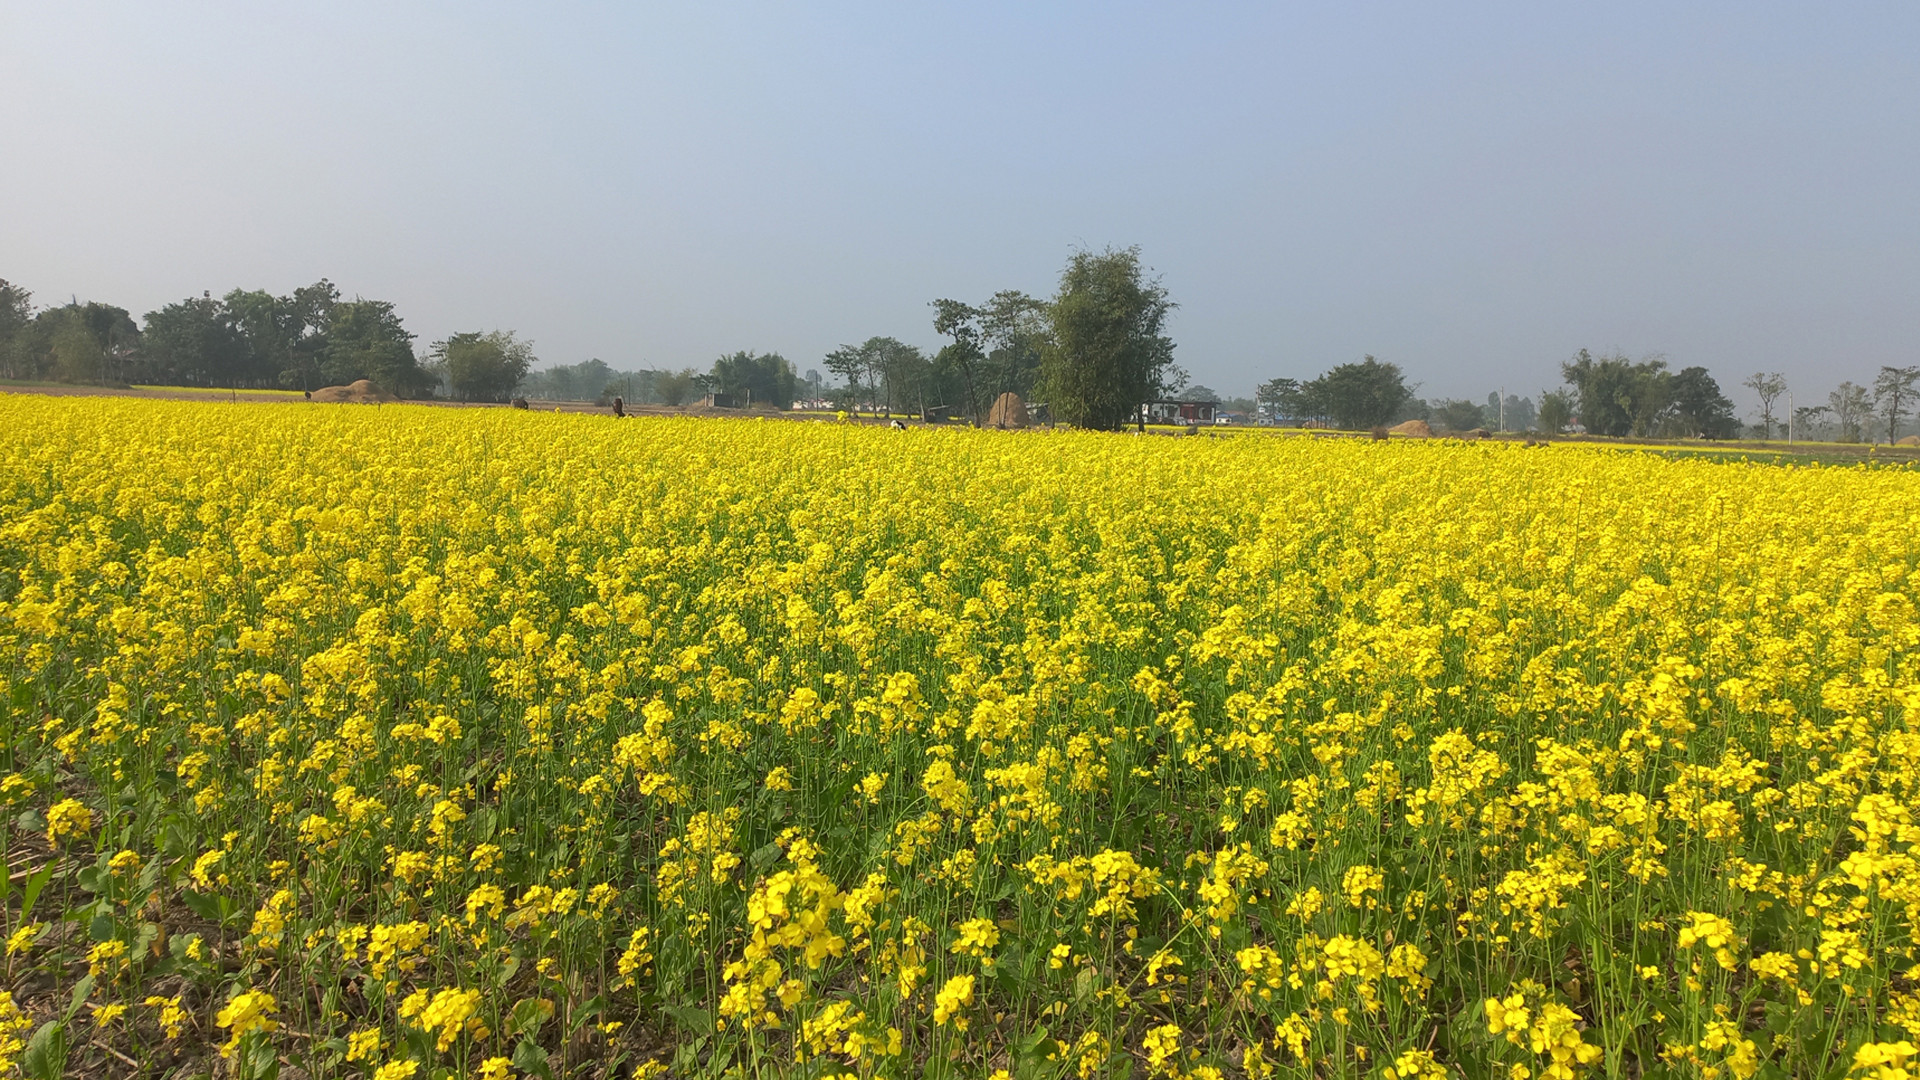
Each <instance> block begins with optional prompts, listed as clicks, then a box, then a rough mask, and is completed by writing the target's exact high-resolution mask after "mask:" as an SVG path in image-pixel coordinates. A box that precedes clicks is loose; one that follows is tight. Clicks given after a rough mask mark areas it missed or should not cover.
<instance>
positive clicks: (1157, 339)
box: [1040, 247, 1175, 431]
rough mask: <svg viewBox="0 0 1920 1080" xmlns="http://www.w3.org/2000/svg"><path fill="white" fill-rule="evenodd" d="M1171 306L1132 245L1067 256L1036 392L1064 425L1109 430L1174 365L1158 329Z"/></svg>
mask: <svg viewBox="0 0 1920 1080" xmlns="http://www.w3.org/2000/svg"><path fill="white" fill-rule="evenodd" d="M1174 307H1175V305H1174V303H1173V301H1172V300H1170V299H1168V297H1167V290H1166V288H1165V287H1163V286H1162V285H1161V284H1160V281H1159V279H1158V278H1153V279H1149V278H1147V277H1146V270H1145V268H1143V267H1142V266H1141V265H1140V249H1139V248H1137V247H1130V248H1125V249H1122V250H1119V251H1115V250H1114V249H1112V248H1108V249H1107V250H1105V251H1103V252H1100V253H1099V254H1095V253H1093V252H1090V251H1081V252H1077V253H1075V254H1074V256H1073V257H1072V258H1071V259H1069V260H1067V266H1066V269H1065V270H1063V271H1061V274H1060V290H1059V292H1058V293H1056V294H1055V296H1054V300H1053V305H1052V308H1051V310H1050V313H1049V314H1050V316H1051V326H1052V331H1053V333H1052V336H1051V339H1050V340H1048V341H1047V343H1046V346H1045V348H1044V349H1043V350H1042V354H1041V380H1040V385H1041V389H1040V392H1041V393H1043V394H1045V395H1046V396H1047V397H1048V399H1049V401H1050V403H1051V404H1052V406H1053V414H1054V415H1055V416H1057V417H1059V418H1060V419H1062V420H1064V421H1066V422H1067V423H1069V424H1073V425H1076V426H1079V427H1087V428H1094V429H1096V430H1102V431H1111V430H1114V429H1116V428H1119V427H1121V426H1122V425H1124V424H1125V423H1127V421H1128V420H1129V419H1130V418H1131V417H1133V416H1134V415H1135V413H1136V411H1137V410H1138V409H1139V407H1140V403H1141V402H1143V401H1148V400H1150V399H1152V398H1154V397H1157V396H1159V394H1160V392H1161V391H1162V389H1163V388H1164V386H1165V385H1166V383H1165V380H1166V379H1167V377H1168V376H1169V374H1171V371H1172V370H1173V341H1172V339H1170V338H1168V337H1167V336H1166V334H1165V333H1164V332H1163V331H1164V329H1165V327H1166V322H1167V316H1168V315H1170V314H1171V313H1172V312H1173V309H1174Z"/></svg>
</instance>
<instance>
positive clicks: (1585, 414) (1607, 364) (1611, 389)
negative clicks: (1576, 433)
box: [1560, 349, 1672, 438]
mask: <svg viewBox="0 0 1920 1080" xmlns="http://www.w3.org/2000/svg"><path fill="white" fill-rule="evenodd" d="M1560 374H1561V376H1562V377H1564V378H1565V379H1566V381H1567V385H1569V386H1571V387H1573V388H1574V393H1575V395H1576V397H1577V398H1578V400H1579V409H1580V422H1581V423H1582V424H1583V425H1585V426H1586V429H1587V430H1588V431H1589V432H1591V433H1593V434H1595V435H1611V436H1614V437H1616V438H1618V437H1620V436H1625V435H1642V436H1645V435H1652V434H1653V433H1654V431H1655V429H1656V428H1657V426H1658V424H1659V422H1660V420H1661V418H1662V414H1663V413H1665V412H1666V410H1667V406H1668V405H1669V404H1670V403H1671V394H1672V387H1671V381H1672V376H1671V375H1669V374H1668V373H1667V362H1666V360H1665V359H1663V358H1661V357H1658V356H1650V357H1647V358H1645V359H1643V360H1641V361H1640V362H1639V363H1635V362H1633V361H1631V360H1628V359H1627V358H1626V357H1625V356H1622V355H1620V354H1619V353H1615V354H1613V355H1611V356H1601V357H1595V356H1594V355H1593V354H1591V353H1589V352H1588V351H1587V350H1585V349H1581V350H1580V351H1579V352H1578V353H1575V354H1574V357H1573V359H1572V360H1569V361H1567V362H1566V363H1564V364H1561V365H1560Z"/></svg>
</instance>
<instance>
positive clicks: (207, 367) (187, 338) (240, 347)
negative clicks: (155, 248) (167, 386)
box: [141, 297, 254, 386]
mask: <svg viewBox="0 0 1920 1080" xmlns="http://www.w3.org/2000/svg"><path fill="white" fill-rule="evenodd" d="M146 323H147V327H146V333H145V334H144V335H143V336H142V340H141V344H142V346H143V351H144V352H145V353H146V356H147V359H148V361H149V363H150V364H153V365H157V366H158V367H159V368H160V369H161V370H164V371H166V372H168V373H169V375H170V377H169V378H167V380H166V381H168V382H179V383H182V384H185V385H187V386H237V385H240V382H241V380H243V379H246V380H250V378H251V376H252V375H253V374H254V372H253V371H252V370H250V369H251V368H252V367H253V365H252V364H251V363H250V361H251V360H252V359H253V353H252V349H251V348H250V347H249V345H248V342H247V339H246V337H245V336H244V335H242V334H241V332H240V330H239V328H238V327H237V326H235V325H234V322H233V320H232V319H231V318H230V317H229V316H228V313H227V309H226V307H225V305H223V304H222V303H221V302H220V301H218V300H213V299H210V298H206V297H200V298H194V299H187V300H182V301H180V302H179V303H177V304H168V305H167V306H166V307H163V308H161V309H160V310H159V311H149V312H147V318H146Z"/></svg>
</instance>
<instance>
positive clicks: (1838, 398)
mask: <svg viewBox="0 0 1920 1080" xmlns="http://www.w3.org/2000/svg"><path fill="white" fill-rule="evenodd" d="M1872 407H1873V406H1872V400H1871V399H1870V398H1869V397H1868V396H1867V388H1866V387H1864V386H1859V385H1857V384H1855V383H1852V382H1843V383H1841V384H1840V385H1839V386H1837V387H1834V389H1833V392H1832V393H1830V394H1828V395H1827V408H1828V409H1830V410H1831V411H1832V412H1833V422H1834V424H1835V425H1836V426H1838V427H1839V429H1840V430H1839V432H1838V434H1839V437H1840V441H1841V442H1859V441H1860V439H1861V437H1862V435H1864V434H1865V431H1864V428H1865V425H1866V420H1867V414H1868V411H1869V410H1870V409H1871V408H1872Z"/></svg>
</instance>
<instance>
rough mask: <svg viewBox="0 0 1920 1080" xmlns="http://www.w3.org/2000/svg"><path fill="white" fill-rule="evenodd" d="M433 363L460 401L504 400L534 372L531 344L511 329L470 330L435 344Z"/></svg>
mask: <svg viewBox="0 0 1920 1080" xmlns="http://www.w3.org/2000/svg"><path fill="white" fill-rule="evenodd" d="M432 356H433V361H434V363H435V365H436V366H438V367H439V368H441V369H442V370H444V371H445V373H446V377H447V382H448V384H449V385H450V386H451V387H452V389H453V396H454V397H456V398H458V399H459V400H461V401H505V400H507V399H508V398H509V397H511V396H513V388H514V387H516V386H518V385H520V380H522V379H524V378H526V377H527V372H529V371H531V370H532V369H533V364H534V355H533V343H532V342H531V341H521V340H519V339H518V338H516V337H514V335H513V331H511V330H489V331H487V332H485V333H481V332H479V331H470V332H467V333H464V334H455V335H453V336H452V337H449V338H447V339H446V340H444V341H437V342H434V345H433V353H432Z"/></svg>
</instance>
